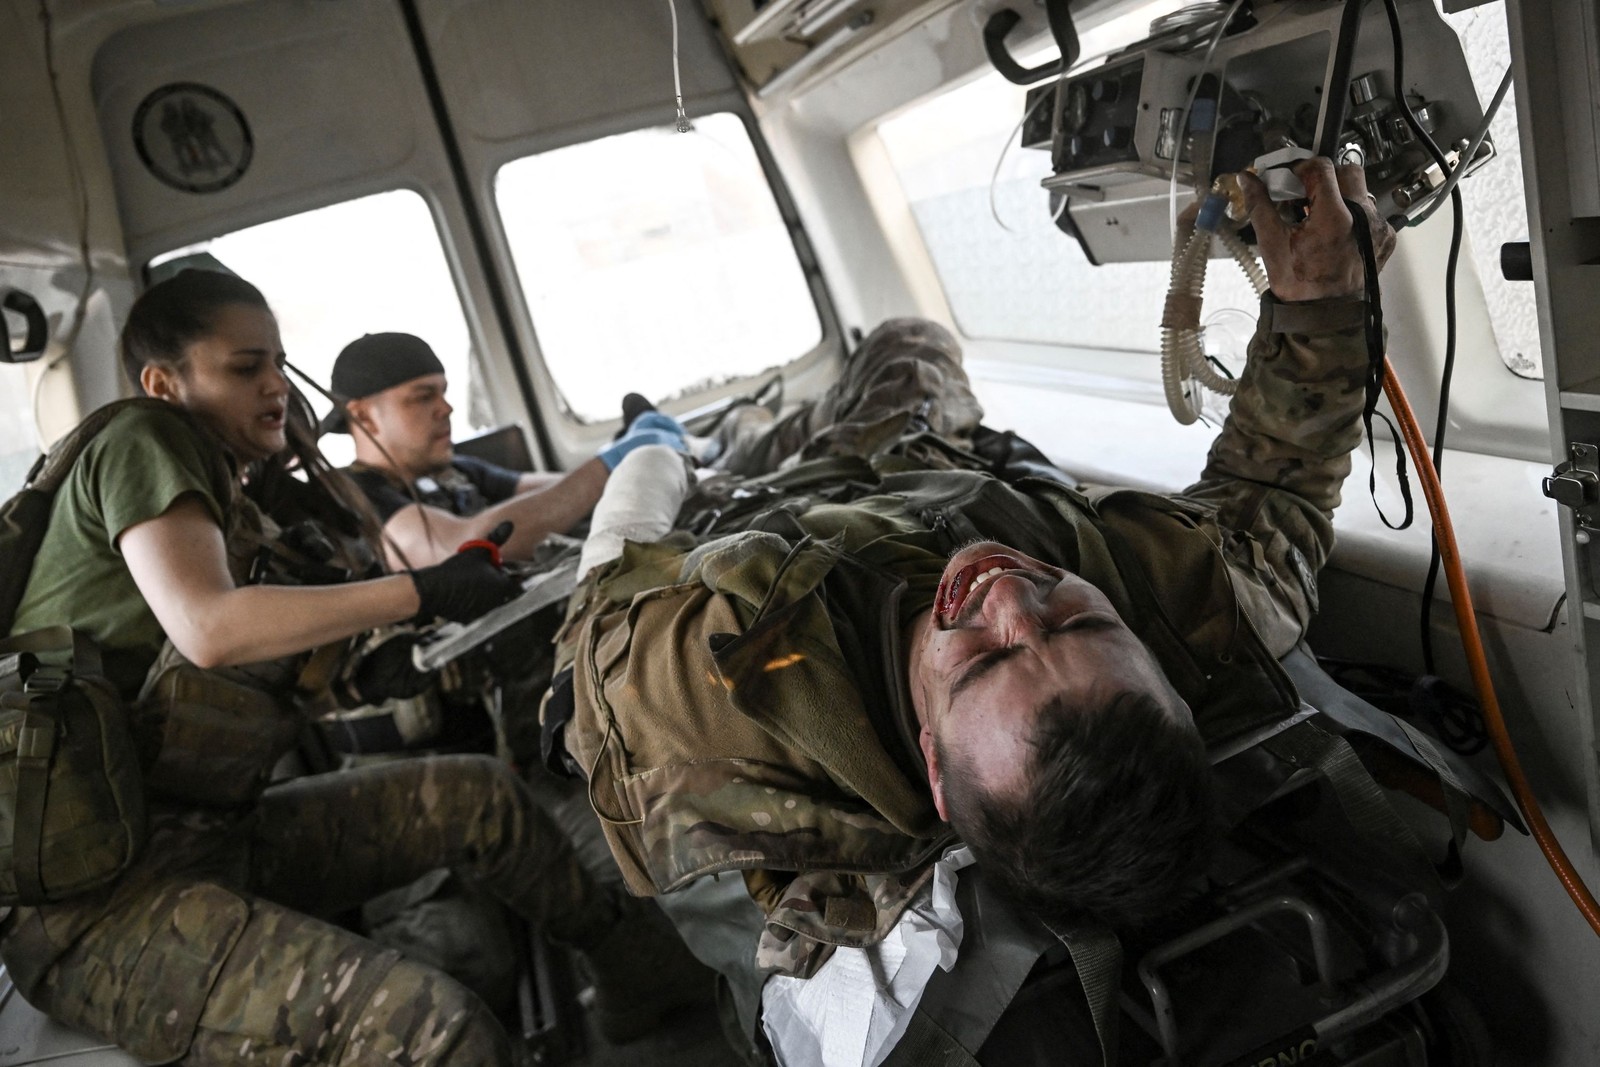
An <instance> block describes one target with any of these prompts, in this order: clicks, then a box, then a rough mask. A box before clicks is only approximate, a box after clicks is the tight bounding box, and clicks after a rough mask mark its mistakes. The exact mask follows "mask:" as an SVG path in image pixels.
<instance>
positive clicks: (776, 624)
mask: <svg viewBox="0 0 1600 1067" xmlns="http://www.w3.org/2000/svg"><path fill="white" fill-rule="evenodd" d="M1262 312H1263V313H1262V319H1261V324H1260V327H1259V328H1258V331H1257V334H1256V336H1255V338H1254V340H1253V341H1252V344H1251V349H1250V361H1249V364H1248V367H1247V369H1246V371H1245V373H1244V377H1243V380H1242V382H1241V388H1240V391H1239V396H1238V397H1237V398H1236V399H1235V401H1234V405H1233V411H1232V415H1231V416H1230V418H1229V420H1228V422H1227V425H1226V426H1225V427H1224V429H1223V431H1222V433H1221V435H1220V436H1219V438H1218V440H1217V441H1216V443H1215V445H1214V446H1213V448H1212V450H1211V454H1210V458H1209V461H1208V463H1207V465H1206V468H1205V471H1204V472H1203V474H1202V476H1201V479H1200V481H1198V482H1197V483H1195V485H1193V486H1191V487H1190V488H1189V489H1188V490H1187V491H1186V492H1185V493H1183V494H1181V495H1179V496H1176V497H1162V496H1156V495H1152V494H1146V493H1138V492H1133V491H1126V490H1123V491H1104V490H1102V491H1094V492H1087V493H1086V492H1080V491H1078V490H1077V489H1075V488H1073V487H1072V486H1070V485H1068V484H1066V482H1065V480H1064V479H1063V478H1062V477H1061V476H1060V474H1059V472H1054V471H1053V469H1051V468H1049V467H1048V465H1047V464H1044V463H1043V462H1042V457H1039V456H1038V454H1037V453H1036V452H1033V451H1032V450H1031V449H1030V448H1029V447H1028V446H1026V445H1025V443H1022V442H1019V441H1017V440H1016V439H1015V438H1013V437H1010V436H1008V435H999V434H994V433H992V432H990V431H986V430H984V429H982V428H981V427H980V426H979V425H978V418H979V417H980V415H979V409H978V407H977V405H976V403H975V402H974V400H973V398H972V396H971V394H970V392H969V391H968V389H967V386H966V379H965V376H964V375H963V374H962V373H961V371H960V367H959V364H958V362H957V356H956V354H955V351H954V343H953V341H952V340H950V339H949V338H948V335H947V334H944V333H943V331H940V330H939V329H938V328H937V327H933V326H931V324H917V323H913V322H907V321H900V322H893V323H889V324H886V325H885V326H884V327H881V328H880V329H879V330H878V331H876V332H875V333H874V335H873V336H872V337H869V338H868V340H867V341H866V342H865V343H864V344H863V346H862V349H861V350H860V352H858V354H857V355H856V356H855V357H854V361H853V365H851V366H848V367H847V368H846V374H845V380H844V383H842V384H841V385H840V386H839V387H836V389H835V390H833V391H830V393H829V394H828V396H827V397H825V398H824V399H823V401H822V402H820V403H819V404H818V405H817V406H816V407H815V408H812V409H810V410H809V412H806V413H803V414H801V415H798V416H793V417H791V419H789V420H785V421H779V422H777V423H775V424H772V425H767V426H763V425H760V421H761V420H760V419H759V417H757V418H756V419H753V420H751V421H750V422H749V423H747V424H746V425H743V426H738V427H736V429H735V430H734V431H732V432H730V433H728V434H727V439H728V441H729V444H730V448H729V451H728V455H729V457H730V463H729V465H730V466H731V467H733V468H734V469H736V470H741V469H746V466H745V464H746V462H747V458H748V457H752V456H754V457H759V459H760V462H761V463H763V464H765V465H768V466H769V467H783V469H781V470H779V471H778V473H776V474H772V475H768V476H766V477H763V478H755V479H748V480H741V481H740V482H739V483H738V484H737V485H736V486H734V487H724V490H723V491H722V492H721V493H720V494H718V493H717V492H716V487H715V485H714V484H713V487H712V489H711V490H710V491H709V494H707V495H703V496H702V497H701V498H700V499H691V501H690V503H689V504H688V505H687V506H686V508H685V513H684V515H683V516H681V518H682V520H683V524H684V525H686V526H687V527H689V529H690V530H691V531H695V532H683V533H677V534H674V535H672V536H671V537H669V538H668V539H666V540H664V541H662V542H658V543H655V544H650V545H636V544H630V545H629V546H628V547H627V548H626V550H625V551H624V553H623V555H622V557H621V558H620V559H618V560H616V561H614V562H613V563H611V564H609V565H607V566H604V567H601V568H597V570H596V571H595V573H594V574H592V575H590V576H589V577H588V579H587V580H586V582H585V584H584V585H583V586H581V587H580V589H579V592H578V594H577V595H576V596H575V597H574V598H573V602H572V608H571V611H570V613H569V619H568V624H567V627H566V630H565V632H564V634H563V636H562V639H561V644H560V646H559V649H558V664H559V665H560V666H570V668H571V675H570V678H569V679H564V680H563V683H562V685H560V686H558V687H557V690H556V692H555V694H554V695H553V697H552V703H551V705H550V708H547V716H549V715H550V714H551V711H552V709H556V710H558V711H559V709H561V708H562V707H564V702H570V712H571V721H570V723H569V724H567V725H566V727H565V730H564V738H563V742H564V746H565V749H566V751H567V753H568V754H569V756H570V758H571V761H572V762H573V763H574V764H576V765H577V767H578V768H579V769H580V770H581V771H582V773H583V774H584V775H585V776H586V777H587V778H588V783H589V790H590V795H591V799H592V801H593V803H594V806H595V810H596V811H597V812H599V813H600V815H601V817H602V819H603V820H604V822H605V825H606V833H607V837H608V840H609V842H610V844H611V847H612V850H613V853H614V854H615V855H616V858H617V860H618V863H619V865H620V866H621V868H622V871H623V874H624V877H625V878H626V880H627V883H628V886H629V888H630V889H631V890H632V891H633V892H635V893H641V894H657V893H670V892H672V891H673V890H675V889H679V888H681V887H684V886H686V885H688V884H689V883H691V882H693V881H695V880H696V879H698V878H699V877H701V876H702V875H705V874H711V873H717V872H722V871H730V870H738V871H741V872H743V874H744V878H745V881H746V884H747V887H748V889H749V891H750V895H751V896H752V897H753V898H754V899H755V900H756V902H757V903H758V904H759V905H760V906H761V908H762V910H763V911H764V913H765V916H766V921H765V929H764V933H763V934H762V936H761V941H760V945H759V947H758V952H757V955H758V962H759V964H760V965H761V967H762V968H764V969H765V970H766V971H768V972H781V973H787V974H797V975H806V974H810V973H813V972H814V970H815V968H816V967H817V966H819V965H820V964H821V962H823V961H824V960H825V959H826V957H827V955H828V953H829V952H830V951H831V948H830V946H833V945H857V946H859V945H869V944H872V943H875V942H876V941H878V940H880V939H881V938H882V937H883V936H884V935H885V934H886V933H887V931H888V930H889V929H890V928H891V927H892V926H893V925H894V923H895V921H896V920H897V919H898V916H899V914H900V912H901V910H902V909H903V908H904V906H905V904H906V903H907V902H908V901H909V900H910V898H911V897H912V896H913V895H914V894H915V892H916V891H917V890H918V889H919V888H920V886H921V884H922V883H923V881H924V880H925V878H926V877H927V873H928V870H929V864H930V861H931V860H932V859H934V858H936V857H937V856H938V855H939V854H940V851H941V850H942V848H943V847H944V846H945V844H946V843H947V841H948V839H949V831H948V828H947V827H946V826H945V825H944V824H943V823H941V822H940V821H939V820H938V818H937V816H936V813H935V812H934V809H933V805H932V802H931V799H930V797H929V792H928V787H927V784H926V782H927V778H926V772H925V768H924V766H923V764H922V757H921V755H920V752H919V749H918V746H917V744H916V740H915V738H916V723H915V718H914V715H913V713H912V710H911V707H910V702H909V700H908V698H907V695H906V691H905V686H906V679H905V666H904V664H903V663H902V662H901V656H902V652H901V632H902V629H903V628H904V627H905V626H907V625H909V624H910V622H911V620H913V619H914V618H915V617H916V616H917V615H918V614H919V613H920V612H923V611H926V610H927V609H928V608H929V607H930V606H931V603H932V599H933V595H934V589H935V587H936V583H937V580H938V577H939V574H940V573H941V571H942V569H943V566H944V562H945V560H946V559H947V557H948V554H949V552H950V551H951V550H952V549H954V548H955V547H958V546H959V545H961V544H963V543H966V542H968V541H970V540H972V539H973V538H980V537H981V538H987V539H993V540H997V541H1000V542H1002V543H1006V544H1010V545H1013V546H1015V547H1017V548H1019V549H1021V550H1023V551H1025V552H1028V553H1029V554H1031V555H1034V556H1036V557H1037V558H1039V559H1042V560H1045V561H1048V562H1051V563H1054V564H1057V565H1060V566H1063V567H1066V568H1068V569H1070V570H1072V571H1074V572H1076V573H1078V574H1080V575H1081V576H1083V577H1084V578H1086V579H1088V580H1089V581H1091V582H1093V583H1094V584H1095V585H1096V586H1098V587H1099V588H1100V589H1101V590H1102V591H1103V592H1104V593H1106V595H1107V596H1108V597H1109V598H1110V599H1111V601H1112V603H1113V604H1114V605H1115V607H1116V608H1117V610H1118V612H1119V614H1120V615H1121V616H1122V617H1123V619H1124V620H1125V621H1127V623H1128V624H1129V626H1130V627H1132V629H1133V630H1134V631H1135V632H1136V633H1137V634H1138V635H1139V636H1140V638H1141V639H1142V640H1143V641H1144V642H1145V644H1146V645H1148V646H1149V647H1150V649H1151V651H1152V652H1153V653H1154V655H1155V656H1156V658H1157V660H1158V661H1159V662H1160V664H1161V666H1162V668H1163V669H1164V671H1165V672H1166V674H1167V676H1168V678H1169V679H1170V681H1171V682H1172V683H1173V685H1174V686H1175V688H1176V689H1177V690H1178V692H1179V693H1180V694H1181V695H1182V696H1183V697H1184V699H1185V700H1186V701H1187V702H1188V704H1189V706H1190V707H1191V708H1192V709H1193V711H1194V713H1195V719H1196V722H1197V725H1198V726H1199V728H1200V731H1201V733H1202V736H1203V737H1204V738H1205V740H1206V741H1207V742H1208V743H1210V744H1212V745H1213V746H1221V745H1225V744H1227V743H1228V742H1229V741H1230V740H1236V739H1239V738H1242V737H1246V736H1249V735H1251V734H1252V732H1253V731H1259V730H1260V729H1262V728H1264V727H1267V728H1270V727H1271V726H1272V725H1273V724H1274V723H1277V722H1280V721H1282V720H1284V719H1287V718H1288V717H1289V716H1291V715H1292V714H1293V713H1294V712H1295V711H1296V709H1297V707H1298V699H1297V695H1296V692H1295V688H1294V686H1293V684H1292V683H1291V682H1290V681H1289V679H1288V677H1287V676H1286V675H1285V673H1284V672H1283V670H1282V668H1281V667H1280V666H1279V665H1278V663H1277V657H1279V656H1281V655H1283V654H1284V653H1286V652H1288V651H1289V650H1290V649H1291V648H1292V647H1293V646H1294V645H1295V644H1296V643H1297V642H1298V640H1299V639H1300V637H1301V635H1302V634H1303V632H1304V630H1305V627H1306V625H1307V624H1308V622H1309V620H1310V617H1311V615H1312V613H1313V611H1314V608H1315V604H1316V588H1315V580H1314V576H1315V574H1316V572H1317V570H1318V569H1319V568H1320V567H1321V566H1322V564H1323V562H1324V560H1325V559H1326V557H1327V554H1328V551H1329V550H1330V548H1331V546H1332V541H1333V528H1332V522H1331V513H1332V511H1333V509H1334V507H1335V506H1337V504H1338V502H1339V491H1340V485H1341V483H1342V482H1343V480H1344V478H1345V476H1346V474H1347V473H1348V471H1349V468H1350V460H1349V453H1350V451H1351V450H1352V449H1353V448H1354V447H1355V446H1356V444H1357V443H1358V441H1359V437H1360V425H1359V418H1358V416H1359V411H1360V407H1361V401H1362V397H1363V376H1364V372H1365V367H1366V358H1367V357H1366V352H1365V349H1364V346H1363V341H1362V332H1361V328H1360V327H1361V322H1362V307H1361V304H1360V302H1359V301H1358V300H1351V301H1325V302H1317V303H1315V304H1309V305H1287V304H1283V303H1280V302H1278V301H1276V300H1275V299H1273V298H1271V297H1270V296H1268V297H1266V298H1264V299H1263V309H1262ZM897 336H899V337H906V338H909V341H910V344H909V345H907V346H899V345H897V344H896V339H897ZM907 352H909V353H910V355H909V358H903V357H906V355H907ZM852 389H853V390H855V391H856V392H857V394H858V395H865V396H870V397H872V398H873V403H871V404H865V403H854V402H852V398H851V396H849V395H847V393H848V391H849V390H852ZM824 413H826V414H828V415H829V416H830V417H832V418H835V419H837V420H839V421H836V422H835V423H833V424H832V425H829V426H822V425H821V421H820V420H821V418H822V415H823V414H824ZM790 427H800V429H798V430H794V429H790ZM787 456H798V459H797V460H788V461H787V462H786V457H787ZM727 531H738V532H727ZM564 689H568V690H569V692H567V693H566V694H565V695H563V690H564ZM797 872H798V873H797Z"/></svg>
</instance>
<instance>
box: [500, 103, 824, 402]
mask: <svg viewBox="0 0 1600 1067" xmlns="http://www.w3.org/2000/svg"><path fill="white" fill-rule="evenodd" d="M694 124H695V128H694V132H693V133H687V134H685V133H678V132H677V131H676V130H675V129H673V128H672V127H670V126H663V127H659V128H652V129H643V130H634V131H632V132H629V133H624V134H619V135H616V136H613V137H605V138H601V139H599V140H595V141H588V142H585V143H583V144H577V145H571V146H568V147H565V148H558V149H555V150H553V151H549V152H544V153H541V154H539V155H534V156H528V157H525V158H523V159H519V160H515V161H513V162H511V163H508V164H506V165H505V166H504V167H502V168H501V169H500V171H499V173H498V174H497V175H496V178H495V199H496V202H497V204H498V205H499V209H500V216H501V219H502V221H503V223H504V225H505V233H506V240H507V242H508V244H509V245H510V248H511V255H512V259H513V260H514V261H515V263H516V269H517V274H518V276H519V277H520V278H521V283H522V289H523V292H524V294H525V296H526V298H527V303H528V311H529V314H530V315H531V316H532V319H533V326H534V331H535V333H536V334H537V336H538V339H539V347H540V350H541V351H542V353H543V356H544V362H545V366H546V367H547V368H548V370H549V372H550V376H551V377H552V378H553V379H554V380H555V383H556V386H557V388H559V389H560V391H561V394H562V396H563V397H564V398H565V400H566V403H567V405H568V407H569V409H570V410H571V411H572V413H573V414H574V415H576V416H577V417H579V418H581V419H585V420H598V419H613V418H616V417H617V414H618V406H617V405H618V402H619V401H620V399H621V397H622V394H623V393H626V392H637V393H642V394H644V395H645V396H647V397H649V398H650V399H652V400H661V399H664V398H667V397H671V396H675V395H679V394H683V393H687V392H691V391H693V390H696V389H699V388H704V387H707V386H710V385H713V384H716V383H719V382H723V381H727V380H730V379H734V378H740V377H745V376H748V375H752V374H757V373H759V372H761V371H763V370H766V369H768V368H770V367H777V366H781V365H783V364H785V363H788V362H789V361H791V360H793V359H795V358H796V357H798V356H801V355H804V354H805V353H806V352H808V351H810V350H811V349H812V348H814V347H815V346H816V345H817V343H818V342H819V341H820V340H821V339H822V325H821V322H820V320H819V318H818V316H817V308H816V304H815V302H814V301H813V299H812V295H811V290H810V287H809V286H808V285H807V283H806V279H805V275H804V274H803V273H802V271H801V268H800V262H799V259H798V258H797V256H796V254H795V248H794V243H793V241H792V240H791V238H790V235H789V231H788V227H787V226H786V225H785V224H784V221H783V219H782V217H781V216H780V215H779V213H778V207H777V204H776V202H775V201H774V200H773V196H772V189H771V187H770V186H769V185H768V184H767V180H766V176H765V175H764V174H763V173H762V170H761V165H760V162H759V161H758V159H757V157H756V152H755V147H754V145H753V144H752V143H751V141H750V135H749V133H748V132H747V131H746V130H745V128H744V124H743V123H742V122H741V121H740V120H739V118H738V117H737V116H735V115H732V114H727V113H719V114H714V115H707V116H705V117H703V118H702V117H696V118H695V120H694Z"/></svg>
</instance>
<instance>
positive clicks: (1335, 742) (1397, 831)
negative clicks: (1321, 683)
mask: <svg viewBox="0 0 1600 1067" xmlns="http://www.w3.org/2000/svg"><path fill="white" fill-rule="evenodd" d="M1262 747H1263V748H1265V749H1266V750H1267V751H1268V752H1271V753H1272V754H1273V755H1274V756H1277V757H1278V758H1279V759H1282V760H1284V761H1286V762H1288V763H1289V764H1291V765H1293V766H1295V767H1305V768H1309V769H1311V770H1314V771H1316V772H1318V773H1319V774H1321V775H1322V777H1323V778H1325V779H1326V780H1327V782H1328V784H1329V785H1330V786H1332V787H1333V792H1334V796H1335V797H1337V798H1338V801H1339V807H1340V808H1341V809H1342V810H1343V811H1344V816H1345V818H1346V819H1347V820H1349V822H1350V825H1351V826H1352V827H1353V828H1354V829H1355V830H1356V832H1357V833H1359V834H1361V835H1363V836H1364V837H1366V838H1367V839H1368V840H1369V841H1374V842H1377V843H1379V844H1383V845H1387V846H1389V849H1390V851H1391V852H1392V853H1393V859H1394V861H1395V862H1397V863H1403V864H1405V865H1406V866H1407V867H1409V868H1410V869H1411V871H1412V873H1413V874H1414V875H1415V876H1416V881H1414V882H1413V883H1412V884H1414V885H1416V886H1418V887H1423V886H1426V887H1428V888H1429V889H1433V890H1437V888H1438V887H1439V877H1438V872H1436V871H1435V870H1434V868H1433V864H1432V863H1430V862H1429V861H1428V858H1427V853H1426V852H1425V851H1424V850H1423V848H1422V844H1421V842H1419V841H1418V840H1417V836H1416V834H1414V833H1412V832H1411V827H1409V826H1407V825H1406V824H1405V822H1404V821H1403V820H1402V819H1401V818H1400V816H1399V815H1397V814H1396V813H1395V810H1394V808H1393V807H1392V806H1391V805H1390V804H1389V799H1388V797H1386V796H1384V795H1383V790H1382V789H1380V788H1378V783H1376V782H1374V781H1373V780H1372V775H1370V774H1368V773H1367V769H1366V767H1365V766H1363V765H1362V763H1361V760H1360V758H1359V757H1358V756H1357V755H1356V751H1355V749H1353V748H1351V747H1350V745H1349V743H1348V742H1346V741H1345V740H1344V738H1342V737H1336V736H1334V735H1333V734H1330V733H1328V732H1327V731H1326V730H1323V729H1322V728H1320V727H1319V726H1317V725H1316V723H1314V722H1303V723H1301V724H1300V725H1298V726H1296V727H1294V728H1293V729H1291V730H1285V731H1284V732H1283V733H1281V734H1278V735H1277V736H1276V737H1272V738H1270V739H1268V740H1266V741H1263V742H1262Z"/></svg>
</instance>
